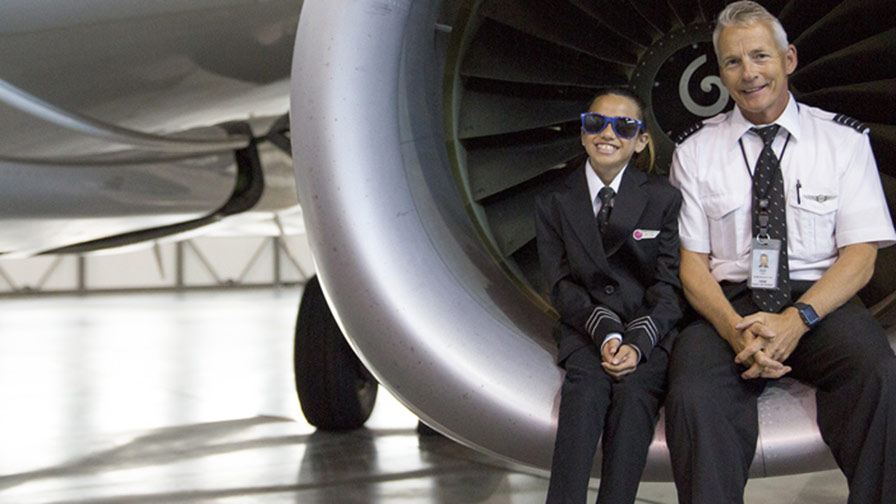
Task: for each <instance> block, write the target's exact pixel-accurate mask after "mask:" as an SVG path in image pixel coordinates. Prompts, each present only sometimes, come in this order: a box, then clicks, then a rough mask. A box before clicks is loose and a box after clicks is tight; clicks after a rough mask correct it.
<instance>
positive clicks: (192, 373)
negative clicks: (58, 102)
mask: <svg viewBox="0 0 896 504" xmlns="http://www.w3.org/2000/svg"><path fill="white" fill-rule="evenodd" d="M298 298H299V291H298V290H297V289H283V290H249V291H230V292H211V293H208V292H205V293H199V292H192V293H187V294H139V295H136V294H128V295H118V296H91V297H44V298H32V299H6V300H2V301H0V303H2V306H3V309H2V314H0V404H3V411H2V415H0V422H2V429H0V502H3V503H17V504H19V503H171V502H188V503H200V502H227V503H280V502H284V503H303V504H306V503H309V504H310V503H327V504H330V503H340V504H342V503H359V504H370V503H395V504H418V503H419V504H424V503H450V504H454V503H494V504H498V503H501V504H505V503H506V504H509V503H541V502H544V495H545V491H546V488H547V480H546V479H545V477H544V474H543V473H539V472H536V471H531V470H528V469H526V468H520V467H510V466H507V465H506V464H504V463H502V462H500V461H498V460H495V459H492V458H490V457H487V456H484V455H481V454H478V453H476V452H473V451H471V450H468V449H466V448H464V447H462V446H460V445H457V444H455V443H453V442H451V441H448V440H446V439H444V438H442V437H440V436H418V434H417V433H416V429H415V428H416V425H417V420H416V418H415V417H414V416H413V415H412V414H411V413H409V412H408V411H407V410H406V409H405V408H404V407H403V406H401V405H400V404H399V403H398V402H397V401H395V400H394V399H393V398H391V396H389V395H388V393H387V392H385V391H384V390H383V389H381V390H380V398H379V400H378V402H377V406H376V409H375V410H374V413H373V416H372V417H371V419H370V421H369V422H368V424H367V428H366V429H362V430H360V431H355V432H349V433H324V432H315V430H314V428H312V427H311V426H309V425H308V424H307V423H305V422H304V420H303V419H302V416H301V411H300V409H299V405H298V403H297V401H296V397H295V392H294V388H293V374H292V350H293V349H292V332H293V324H294V321H295V310H296V307H297V305H298ZM593 483H594V484H593V488H594V489H596V488H597V485H598V483H599V482H598V481H596V480H595V481H594V482H593ZM593 494H594V495H596V492H593ZM846 495H847V489H846V482H845V479H844V478H843V476H842V475H840V473H839V472H836V471H828V472H823V473H814V474H805V475H799V476H791V477H782V478H767V479H762V480H753V481H751V482H750V484H749V485H748V487H747V496H746V500H747V502H748V503H757V504H758V503H763V504H765V503H787V504H796V503H799V504H809V503H812V504H825V503H842V502H845V501H846ZM591 499H593V497H591ZM638 502H640V503H674V502H676V498H675V491H674V486H673V485H672V484H671V483H644V484H642V485H641V490H640V492H639V499H638Z"/></svg>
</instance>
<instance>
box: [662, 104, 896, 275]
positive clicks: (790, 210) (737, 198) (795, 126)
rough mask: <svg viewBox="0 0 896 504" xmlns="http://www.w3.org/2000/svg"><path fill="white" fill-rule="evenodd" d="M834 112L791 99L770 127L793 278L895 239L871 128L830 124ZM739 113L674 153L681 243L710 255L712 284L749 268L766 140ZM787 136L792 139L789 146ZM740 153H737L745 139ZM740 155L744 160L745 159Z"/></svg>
mask: <svg viewBox="0 0 896 504" xmlns="http://www.w3.org/2000/svg"><path fill="white" fill-rule="evenodd" d="M834 117H835V114H833V113H831V112H826V111H824V110H821V109H818V108H815V107H810V106H808V105H805V104H797V102H796V100H795V99H794V98H793V96H790V100H789V102H788V105H787V108H786V109H785V110H784V112H783V113H782V114H781V116H780V117H779V118H778V119H777V121H775V123H776V124H778V125H780V126H781V129H780V131H779V132H778V136H777V137H776V138H775V141H774V143H773V144H772V148H773V150H774V151H775V153H776V154H778V155H779V156H780V155H781V151H782V149H784V145H785V143H787V147H786V149H784V156H783V158H782V159H781V172H782V174H783V177H784V189H785V200H786V203H787V255H788V265H789V268H790V277H791V278H792V279H794V280H813V281H814V280H818V279H819V278H821V276H822V275H823V274H824V272H825V271H827V269H828V268H829V267H830V266H831V265H832V264H834V262H835V261H836V260H837V257H838V249H839V248H841V247H845V246H847V245H852V244H856V243H866V242H874V243H877V244H878V246H880V247H886V246H889V245H892V244H893V243H894V242H896V231H894V229H893V221H892V219H891V217H890V213H889V211H888V209H887V204H886V199H885V197H884V192H883V188H882V187H881V182H880V175H879V174H878V171H877V164H876V163H875V161H874V155H873V154H872V152H871V143H870V141H869V139H868V135H867V131H865V132H864V133H863V132H859V131H857V130H856V129H854V128H853V127H850V126H846V125H843V124H840V123H838V122H836V121H834ZM753 126H759V125H754V124H752V123H750V122H749V121H748V120H746V119H745V118H744V116H743V115H742V114H741V113H740V110H739V109H738V108H737V107H735V108H734V109H733V110H732V111H730V112H728V113H725V114H719V115H717V116H715V117H713V118H710V119H707V120H705V121H704V122H703V127H702V128H701V129H700V130H699V131H697V132H695V133H693V134H692V135H690V136H688V137H687V138H686V139H684V140H683V141H682V142H681V143H680V144H679V145H678V146H677V147H676V149H675V155H674V157H673V160H672V170H671V173H670V177H669V178H670V181H671V182H672V184H673V185H674V186H676V187H678V188H679V189H680V190H681V194H682V198H683V200H682V206H681V213H680V214H679V233H680V234H681V246H682V247H683V248H684V249H685V250H689V251H692V252H698V253H704V254H709V263H710V264H709V266H710V271H711V272H712V275H713V277H714V278H715V279H716V280H717V281H723V280H728V281H732V282H742V281H744V280H746V279H747V275H748V273H749V270H750V243H751V239H752V212H751V207H752V178H751V172H752V170H753V166H754V165H755V164H756V160H757V159H758V157H759V152H760V150H761V149H762V140H761V139H760V138H759V137H758V136H757V135H755V134H753V133H750V132H749V129H750V128H751V127H753ZM788 135H789V136H790V139H789V140H788V139H787V138H788ZM739 140H740V141H742V143H743V152H742V151H741V142H739ZM745 156H746V160H745V159H744V158H745Z"/></svg>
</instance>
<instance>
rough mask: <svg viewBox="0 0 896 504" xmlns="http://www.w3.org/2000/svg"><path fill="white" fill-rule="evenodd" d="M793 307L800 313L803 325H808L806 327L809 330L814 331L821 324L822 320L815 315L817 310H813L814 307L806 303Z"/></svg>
mask: <svg viewBox="0 0 896 504" xmlns="http://www.w3.org/2000/svg"><path fill="white" fill-rule="evenodd" d="M793 307H794V308H796V311H797V312H799V314H800V318H801V319H803V323H804V324H806V327H808V328H809V329H812V328H813V327H815V326H816V325H818V323H819V322H821V319H820V318H819V317H818V314H817V313H815V308H812V305H808V304H806V303H793Z"/></svg>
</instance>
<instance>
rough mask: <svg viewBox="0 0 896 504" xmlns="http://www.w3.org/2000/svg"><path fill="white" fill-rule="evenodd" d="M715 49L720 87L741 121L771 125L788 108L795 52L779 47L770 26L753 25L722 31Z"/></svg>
mask: <svg viewBox="0 0 896 504" xmlns="http://www.w3.org/2000/svg"><path fill="white" fill-rule="evenodd" d="M718 49H719V74H720V77H721V78H722V83H723V84H725V87H726V88H727V89H728V93H729V94H730V95H731V97H732V98H733V99H734V102H735V103H737V106H738V107H739V108H740V111H741V113H743V115H744V117H746V118H747V119H748V120H749V121H750V122H752V123H754V124H769V123H772V122H774V121H775V119H777V118H778V116H780V115H781V113H783V112H784V109H785V108H787V101H788V99H789V97H790V95H789V94H788V91H787V76H788V75H790V74H791V73H793V70H794V69H795V68H796V48H795V47H794V46H793V45H790V46H787V47H786V48H783V49H782V48H781V47H778V45H777V44H776V43H775V37H774V32H773V30H772V28H771V26H768V25H767V24H766V23H754V24H750V25H746V26H741V25H731V26H728V27H726V28H725V29H723V30H722V32H721V34H720V35H719V45H718Z"/></svg>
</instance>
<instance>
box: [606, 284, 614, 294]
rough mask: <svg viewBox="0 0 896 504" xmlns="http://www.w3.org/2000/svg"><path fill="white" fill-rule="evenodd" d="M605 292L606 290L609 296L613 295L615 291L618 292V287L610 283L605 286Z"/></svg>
mask: <svg viewBox="0 0 896 504" xmlns="http://www.w3.org/2000/svg"><path fill="white" fill-rule="evenodd" d="M604 292H606V293H607V295H608V296H612V295H613V293H614V292H616V287H613V286H612V285H608V286H606V287H604Z"/></svg>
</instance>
